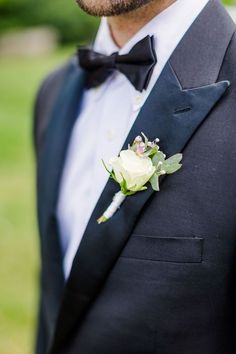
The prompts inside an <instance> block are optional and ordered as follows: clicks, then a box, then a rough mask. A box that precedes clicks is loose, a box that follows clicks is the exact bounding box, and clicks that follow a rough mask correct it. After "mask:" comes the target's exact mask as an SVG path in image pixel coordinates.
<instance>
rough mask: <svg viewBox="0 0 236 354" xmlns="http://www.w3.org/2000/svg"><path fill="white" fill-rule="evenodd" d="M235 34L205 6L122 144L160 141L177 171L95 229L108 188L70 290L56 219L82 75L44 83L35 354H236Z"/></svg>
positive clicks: (59, 75)
mask: <svg viewBox="0 0 236 354" xmlns="http://www.w3.org/2000/svg"><path fill="white" fill-rule="evenodd" d="M234 33H235V25H234V23H233V22H232V20H231V19H230V17H229V16H228V14H227V13H226V11H225V10H224V9H223V7H222V6H221V5H220V3H219V2H218V1H217V0H210V2H209V3H208V4H207V6H206V7H205V8H204V10H203V11H202V13H201V14H200V15H199V17H198V18H197V19H196V21H195V22H194V23H193V25H192V26H191V28H190V29H189V30H188V32H187V33H186V34H185V36H184V38H183V39H182V40H181V42H180V44H179V45H178V47H177V48H176V50H175V51H174V53H173V55H172V56H171V58H170V60H169V61H168V63H167V64H166V66H165V68H164V70H163V72H162V74H161V76H160V77H159V79H158V80H157V82H156V85H155V87H154V88H153V90H152V92H151V94H150V96H149V97H148V100H147V101H146V103H145V105H144V107H143V108H142V109H141V112H140V113H139V116H138V118H137V120H136V121H135V123H134V126H133V127H132V129H131V131H130V133H129V136H128V138H127V140H126V142H125V144H124V147H125V148H126V147H127V144H128V143H129V142H131V141H132V140H133V139H134V137H135V136H136V135H138V134H140V132H141V131H144V132H145V134H146V135H147V136H148V137H149V138H150V139H154V138H155V137H159V138H160V141H161V149H162V150H163V151H165V152H166V153H167V154H168V155H170V154H174V153H176V152H180V151H182V152H183V155H184V159H183V167H182V169H181V170H180V171H178V172H177V173H175V174H174V175H171V176H168V177H164V178H163V179H162V181H161V191H160V192H159V193H155V192H153V191H152V189H151V188H149V189H148V190H147V191H144V192H141V193H137V194H136V195H134V196H132V197H129V198H127V200H126V201H125V202H124V204H123V205H122V207H121V209H120V210H119V211H118V212H117V213H116V214H115V215H114V216H113V218H112V219H111V220H110V221H109V222H107V223H105V224H102V225H98V224H97V222H96V219H97V218H98V217H99V216H100V215H101V213H102V212H103V211H104V210H105V208H106V207H107V206H108V204H109V203H110V201H111V199H112V197H113V195H114V193H115V192H116V191H117V190H118V186H117V185H116V184H115V183H114V182H113V181H112V180H110V181H109V182H108V183H107V185H106V187H105V189H104V191H103V193H102V195H101V198H100V199H99V201H98V203H97V205H96V207H95V210H94V212H93V214H92V216H91V219H90V221H89V224H88V226H87V229H86V231H85V233H84V236H83V239H82V242H81V244H80V247H79V249H78V251H77V254H76V257H75V260H74V263H73V267H72V271H71V274H70V277H69V280H68V282H67V283H66V284H65V283H64V278H63V271H62V255H61V250H60V242H59V235H58V227H57V220H56V217H55V207H56V203H57V199H58V191H59V185H60V177H61V174H62V170H63V164H64V161H65V156H66V151H67V147H68V142H69V139H70V134H71V131H72V128H73V125H74V122H75V120H76V118H77V117H78V113H79V109H80V107H79V103H80V102H81V100H82V96H83V92H84V78H85V74H84V72H83V71H82V70H81V69H80V68H79V67H78V65H77V64H76V60H75V58H72V59H71V60H70V61H69V62H68V63H67V64H66V65H64V66H63V67H62V68H60V69H58V70H56V71H55V72H53V73H52V74H51V75H50V76H49V77H48V78H47V79H46V81H45V82H44V83H43V85H42V87H41V89H40V91H39V94H38V97H37V102H36V106H35V125H34V136H35V146H36V152H37V171H38V179H37V180H38V183H37V188H38V220H39V229H40V239H41V255H42V270H41V304H40V311H39V327H38V328H39V329H38V340H37V349H36V352H37V354H46V353H49V354H154V353H155V354H235V353H236V339H235V335H236V312H235V310H236V309H235V304H236V294H235V284H236V276H235V272H236V40H235V35H234ZM94 118H95V119H96V117H94ZM78 183H79V180H78ZM71 198H73V195H71ZM81 207H82V206H81ZM78 213H79V210H78Z"/></svg>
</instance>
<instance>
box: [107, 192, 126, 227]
mask: <svg viewBox="0 0 236 354" xmlns="http://www.w3.org/2000/svg"><path fill="white" fill-rule="evenodd" d="M125 198H126V196H125V195H124V194H123V193H122V192H121V191H119V192H117V193H116V194H115V195H114V197H113V199H112V202H111V204H110V205H109V207H108V208H107V210H106V211H105V212H104V213H103V216H104V217H105V218H106V219H107V220H108V219H110V218H111V217H112V216H113V215H114V214H115V212H116V211H117V210H118V209H119V208H120V206H121V204H122V203H123V202H124V200H125Z"/></svg>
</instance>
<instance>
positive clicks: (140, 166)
mask: <svg viewBox="0 0 236 354" xmlns="http://www.w3.org/2000/svg"><path fill="white" fill-rule="evenodd" d="M158 143H159V139H155V140H154V141H149V140H148V138H147V137H146V136H145V135H144V134H143V133H142V136H137V137H136V138H135V140H134V142H133V143H132V145H129V146H128V149H127V150H122V151H121V152H120V154H119V156H118V157H114V158H112V159H111V160H110V161H109V167H110V168H109V167H107V166H106V164H105V163H104V161H102V162H103V164H104V167H105V168H106V170H107V172H108V173H109V175H110V177H111V178H112V179H113V180H114V181H115V182H116V183H118V184H119V185H120V191H119V192H117V193H116V194H115V195H114V197H113V200H112V202H111V204H110V205H109V207H108V208H107V210H106V211H105V212H104V213H103V215H102V216H101V217H100V218H99V219H98V220H97V222H98V223H99V224H101V223H104V222H106V221H107V220H109V219H110V218H111V217H112V216H113V215H114V214H115V212H116V211H117V210H118V209H119V208H120V206H121V204H122V203H123V202H124V200H125V199H126V198H127V197H129V196H131V195H133V194H136V193H138V192H141V191H144V190H146V189H147V188H148V184H150V186H151V188H152V189H153V190H154V191H156V192H158V191H159V190H160V188H159V177H160V176H162V175H165V174H172V173H174V172H176V171H178V170H179V169H180V168H181V166H182V164H180V162H181V160H182V154H176V155H173V156H171V157H169V158H166V155H165V154H164V153H163V152H162V151H161V150H160V149H159V146H158Z"/></svg>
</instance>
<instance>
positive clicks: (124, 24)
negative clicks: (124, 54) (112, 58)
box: [108, 0, 176, 48]
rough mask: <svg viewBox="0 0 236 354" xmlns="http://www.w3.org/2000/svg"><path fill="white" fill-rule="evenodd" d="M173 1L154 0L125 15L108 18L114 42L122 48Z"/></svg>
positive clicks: (173, 0)
mask: <svg viewBox="0 0 236 354" xmlns="http://www.w3.org/2000/svg"><path fill="white" fill-rule="evenodd" d="M175 1H176V0H156V1H153V2H151V3H150V4H148V5H146V6H143V7H141V8H140V9H138V10H135V11H132V12H129V13H127V14H125V15H120V16H114V17H109V18H108V24H109V26H110V30H111V35H112V37H113V40H114V42H115V43H116V44H117V46H118V47H120V48H121V47H123V45H124V44H125V43H126V42H128V41H129V39H130V38H132V37H133V36H134V35H135V33H137V32H138V31H139V30H140V29H141V28H142V27H143V26H145V25H146V24H147V23H148V22H149V21H151V19H152V18H154V17H155V16H157V15H158V14H160V13H161V12H162V11H163V10H165V9H166V8H167V7H169V6H170V5H172V4H173V3H174V2H175Z"/></svg>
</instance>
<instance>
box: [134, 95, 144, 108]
mask: <svg viewBox="0 0 236 354" xmlns="http://www.w3.org/2000/svg"><path fill="white" fill-rule="evenodd" d="M142 104H143V96H142V95H141V94H140V95H136V96H134V98H133V109H134V111H136V110H139V109H140V108H141V106H142Z"/></svg>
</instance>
